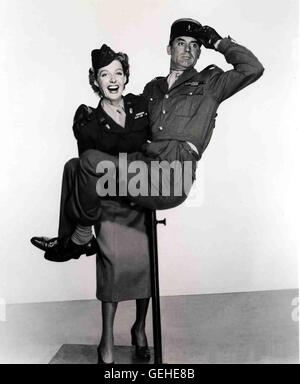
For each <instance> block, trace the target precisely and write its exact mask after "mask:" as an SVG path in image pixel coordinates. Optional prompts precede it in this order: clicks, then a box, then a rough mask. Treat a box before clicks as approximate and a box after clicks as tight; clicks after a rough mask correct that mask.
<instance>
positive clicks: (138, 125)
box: [131, 112, 149, 131]
mask: <svg viewBox="0 0 300 384" xmlns="http://www.w3.org/2000/svg"><path fill="white" fill-rule="evenodd" d="M148 125H149V121H148V112H143V114H142V115H141V116H139V115H137V116H136V117H135V119H134V123H133V125H132V127H131V130H132V131H146V130H147V127H148Z"/></svg>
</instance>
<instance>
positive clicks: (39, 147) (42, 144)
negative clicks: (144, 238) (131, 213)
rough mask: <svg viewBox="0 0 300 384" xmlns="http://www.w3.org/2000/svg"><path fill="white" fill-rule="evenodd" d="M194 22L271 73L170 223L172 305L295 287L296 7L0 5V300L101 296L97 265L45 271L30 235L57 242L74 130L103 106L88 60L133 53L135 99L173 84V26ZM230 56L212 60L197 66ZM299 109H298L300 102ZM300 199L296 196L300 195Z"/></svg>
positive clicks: (67, 0)
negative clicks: (153, 86)
mask: <svg viewBox="0 0 300 384" xmlns="http://www.w3.org/2000/svg"><path fill="white" fill-rule="evenodd" d="M179 17H193V18H196V19H198V20H199V21H200V22H201V23H202V24H208V25H211V26H213V27H215V28H216V30H217V31H218V32H219V33H220V34H221V35H224V36H226V35H228V34H229V35H230V36H232V37H233V38H234V39H235V40H237V41H238V42H240V43H241V44H243V45H245V46H247V47H248V48H249V49H251V50H252V51H253V52H254V53H255V54H256V55H257V56H258V57H259V59H260V60H261V62H262V63H263V65H264V67H265V68H266V70H265V74H264V76H263V77H262V78H261V79H260V80H259V81H258V82H257V83H255V84H254V85H252V86H250V87H249V88H246V89H245V90H243V91H242V92H240V93H239V94H237V95H235V96H234V97H232V98H231V99H229V100H228V101H226V102H224V104H223V105H222V106H221V107H220V109H219V117H218V121H217V126H216V129H215V131H214V135H213V138H212V141H211V143H210V146H209V147H208V149H207V151H206V152H205V154H204V156H203V159H202V161H201V165H200V166H199V168H198V179H197V188H196V191H195V192H194V194H193V196H192V197H191V198H190V200H189V201H188V202H187V203H185V205H184V206H181V207H179V208H176V209H174V210H170V211H165V212H160V213H159V217H167V220H168V225H167V227H166V228H160V229H159V245H160V246H159V251H160V255H159V256H160V278H161V294H162V295H178V294H179V295H180V294H200V293H216V292H234V291H255V290H269V289H285V288H295V287H296V286H297V243H296V242H297V231H296V230H297V228H296V220H297V218H296V214H297V208H299V206H298V204H297V199H296V196H297V187H298V186H297V183H296V181H295V179H296V176H297V177H298V175H297V174H296V163H297V161H298V160H299V156H298V155H297V154H296V143H297V142H296V137H295V134H296V128H297V127H296V124H297V115H298V109H299V107H298V105H299V104H298V103H299V98H298V94H297V85H296V80H297V79H296V76H297V66H298V65H299V63H298V56H297V54H298V51H297V49H298V47H297V43H298V40H297V34H298V29H297V24H298V1H297V0H276V1H273V0H252V1H244V0H226V1H222V0H195V1H194V0H189V1H187V0H176V1H175V0H164V1H161V0H127V1H124V2H122V1H112V2H108V1H107V0H42V1H41V0H26V1H24V0H0V46H1V51H0V82H1V87H0V98H1V107H2V108H1V116H2V121H1V150H0V156H1V159H0V167H1V191H0V192H1V201H0V212H1V220H0V238H1V243H0V247H1V248H0V297H2V298H4V299H5V300H6V301H7V302H38V301H52V300H53V301H54V300H72V299H85V298H87V299H90V298H94V297H95V258H94V257H90V258H88V259H87V258H85V259H82V260H80V261H72V262H69V263H66V264H62V265H60V264H55V263H49V262H45V261H44V260H43V258H42V254H41V252H40V251H38V250H36V249H35V248H34V247H33V246H31V244H30V242H29V239H30V237H31V236H33V235H50V236H54V235H55V234H56V231H57V223H58V209H59V195H60V182H61V173H62V168H63V164H64V162H65V161H66V160H68V159H69V158H70V157H74V156H76V155H77V149H76V142H75V139H74V138H73V135H72V130H71V126H72V119H73V114H74V112H75V109H76V108H77V106H78V105H79V104H81V103H86V104H89V105H93V106H95V105H96V103H97V97H96V96H95V95H94V94H93V92H92V90H91V89H90V88H89V85H88V80H87V70H88V67H89V65H90V51H91V50H92V49H93V48H96V47H99V46H100V45H101V44H102V43H104V42H105V43H107V44H108V45H111V47H112V48H113V49H115V50H123V51H125V52H127V53H128V54H129V57H130V62H131V79H130V83H129V85H128V87H127V91H128V92H133V93H139V92H141V91H142V89H143V86H144V85H145V84H146V82H148V81H149V80H151V79H152V78H153V77H155V76H158V75H166V74H167V72H168V66H169V57H168V56H167V54H166V45H167V41H168V36H169V28H170V24H171V23H172V22H173V21H174V20H175V19H177V18H179ZM211 63H215V64H217V65H219V66H221V67H222V68H224V69H226V68H229V66H228V64H227V63H226V62H225V60H224V58H223V57H222V55H221V54H220V53H217V52H212V51H207V50H205V49H203V52H202V55H201V58H200V60H199V62H198V64H197V69H199V70H200V69H201V68H203V67H205V66H207V65H208V64H211ZM297 98H298V99H297ZM298 192H299V190H298Z"/></svg>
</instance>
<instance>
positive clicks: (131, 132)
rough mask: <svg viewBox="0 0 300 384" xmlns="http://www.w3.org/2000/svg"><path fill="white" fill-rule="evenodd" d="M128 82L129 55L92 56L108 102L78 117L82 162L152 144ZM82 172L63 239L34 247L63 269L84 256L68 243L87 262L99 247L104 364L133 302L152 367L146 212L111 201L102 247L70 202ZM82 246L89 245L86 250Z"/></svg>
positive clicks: (104, 52)
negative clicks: (119, 316) (121, 305)
mask: <svg viewBox="0 0 300 384" xmlns="http://www.w3.org/2000/svg"><path fill="white" fill-rule="evenodd" d="M128 79H129V64H128V57H127V55H126V54H123V53H115V52H114V51H113V50H111V49H110V48H109V47H107V46H106V45H103V46H102V47H101V49H100V50H93V51H92V69H90V84H91V86H92V88H93V90H94V91H95V92H96V93H97V94H99V96H100V98H101V99H100V102H99V105H98V107H97V108H96V109H93V108H90V107H87V106H85V105H81V106H80V107H79V108H78V110H77V112H76V114H75V117H74V125H73V130H74V134H75V137H76V139H77V143H78V150H79V155H81V154H82V153H84V152H85V151H86V150H89V149H96V150H102V151H105V152H108V153H110V154H112V155H117V154H118V153H120V152H134V151H138V150H140V148H141V146H142V145H143V144H144V143H145V142H146V140H147V139H149V126H148V118H147V103H146V100H145V99H143V98H142V97H141V96H135V95H132V94H128V95H126V96H124V97H123V96H122V94H123V91H124V88H125V85H126V84H127V83H128ZM79 166H80V164H79V160H78V159H72V160H70V161H69V162H68V163H67V164H66V166H65V169H64V175H63V183H62V195H61V210H60V223H59V236H58V238H55V239H47V238H44V237H34V238H32V239H31V242H32V243H33V244H34V245H35V246H37V247H38V248H40V249H42V250H44V251H46V252H45V258H46V259H48V260H51V261H56V262H64V261H67V260H70V259H71V258H78V257H79V256H80V255H79V254H76V252H73V253H72V254H71V253H70V254H66V253H65V252H63V251H62V250H64V249H65V246H66V244H67V245H68V247H71V248H72V247H73V248H75V249H81V252H80V253H82V251H84V252H83V253H86V255H91V254H94V253H96V252H98V251H99V248H100V252H98V254H97V298H98V299H99V300H101V301H102V337H101V341H100V344H99V346H98V363H100V364H101V363H102V364H110V363H113V323H114V317H115V313H116V309H117V305H118V302H119V301H123V300H132V299H136V321H135V323H134V325H133V327H132V329H131V338H132V344H133V345H135V347H136V356H137V357H138V358H140V359H144V360H148V359H149V358H150V352H149V348H148V343H147V338H146V334H145V321H146V315H147V309H148V305H149V298H150V296H151V285H150V267H149V250H148V237H147V234H146V226H145V212H144V211H143V210H141V209H139V208H138V207H133V206H131V205H130V204H129V202H126V201H121V200H120V199H118V200H117V199H115V200H113V199H104V200H103V206H102V209H103V210H102V216H101V223H98V224H97V225H96V226H95V230H96V233H97V241H96V240H95V238H94V237H93V234H92V231H91V227H85V226H81V225H79V224H77V223H78V221H76V220H74V219H72V215H73V213H74V211H76V209H77V207H76V206H74V204H73V200H72V199H70V196H71V195H72V193H73V190H74V185H75V184H76V182H77V180H76V177H77V169H78V167H79ZM70 213H71V214H70ZM70 216H71V217H70ZM100 228H101V230H100ZM82 239H84V242H83V244H81V243H80V241H82ZM98 246H99V248H98ZM80 247H81V248H80Z"/></svg>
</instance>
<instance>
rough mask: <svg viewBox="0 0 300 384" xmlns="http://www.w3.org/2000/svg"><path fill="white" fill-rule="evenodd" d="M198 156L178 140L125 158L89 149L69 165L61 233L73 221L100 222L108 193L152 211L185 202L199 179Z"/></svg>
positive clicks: (66, 231)
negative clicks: (102, 203) (103, 201)
mask: <svg viewBox="0 0 300 384" xmlns="http://www.w3.org/2000/svg"><path fill="white" fill-rule="evenodd" d="M122 156H123V157H122ZM120 159H121V160H120ZM124 160H125V161H126V163H124ZM197 160H199V157H198V155H197V154H196V153H195V152H194V151H193V150H192V149H191V148H190V146H189V145H188V144H187V143H186V142H183V141H182V142H181V141H176V140H170V141H169V140H164V141H158V142H152V143H150V144H148V145H147V146H146V148H145V152H144V153H142V152H135V153H131V154H128V155H126V154H121V155H120V157H117V156H112V155H109V154H107V153H104V152H101V151H98V150H93V149H91V150H87V151H86V152H84V153H83V154H82V155H81V156H80V158H79V159H72V160H70V161H69V162H68V163H67V164H66V166H65V169H64V176H63V186H62V197H61V213H60V229H59V236H62V235H66V234H70V233H72V230H73V229H74V224H81V225H86V226H89V225H94V224H96V223H97V222H98V221H99V219H100V217H101V211H102V209H101V200H102V199H103V198H104V199H105V194H106V193H107V192H108V194H107V197H115V196H116V197H118V198H119V197H121V198H126V199H129V200H130V201H131V202H132V203H134V204H138V205H140V206H142V207H144V208H147V209H152V210H156V209H158V210H162V209H170V208H174V207H176V206H178V205H180V204H181V203H182V202H183V201H184V200H185V199H186V198H187V196H188V193H189V192H190V189H191V187H192V183H193V181H194V180H195V172H196V164H197ZM127 170H128V172H127ZM120 189H122V193H121V195H120Z"/></svg>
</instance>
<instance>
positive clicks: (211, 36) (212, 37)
mask: <svg viewBox="0 0 300 384" xmlns="http://www.w3.org/2000/svg"><path fill="white" fill-rule="evenodd" d="M199 38H200V40H201V42H202V44H203V45H204V47H205V48H208V49H216V48H217V46H218V44H217V43H218V42H219V40H222V37H221V36H220V35H219V34H218V32H217V31H216V30H215V29H213V28H211V27H209V26H208V25H205V26H204V27H202V28H201V29H200V31H199Z"/></svg>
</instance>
